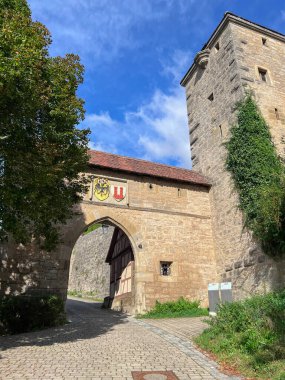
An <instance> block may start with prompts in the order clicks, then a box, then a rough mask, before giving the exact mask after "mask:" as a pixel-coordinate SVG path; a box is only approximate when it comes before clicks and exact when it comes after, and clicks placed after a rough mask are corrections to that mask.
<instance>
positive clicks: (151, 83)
mask: <svg viewBox="0 0 285 380" xmlns="http://www.w3.org/2000/svg"><path fill="white" fill-rule="evenodd" d="M28 2H29V4H30V7H31V10H32V16H33V19H34V20H37V21H41V22H42V23H44V24H45V25H46V26H47V27H48V29H49V30H50V32H51V33H52V37H53V43H52V46H51V49H50V52H51V54H52V55H64V54H66V53H76V54H79V55H80V57H81V60H82V63H83V64H84V66H85V80H84V84H83V85H82V86H81V87H80V90H79V95H80V96H81V97H82V98H83V99H84V100H85V102H86V103H85V108H86V117H85V121H84V122H83V125H84V126H88V127H89V128H90V129H91V135H90V140H91V141H90V147H92V148H94V149H98V150H103V151H106V152H111V153H117V154H122V155H127V156H132V157H138V158H144V159H148V160H151V161H156V162H161V163H166V164H170V165H176V166H182V167H188V168H189V167H191V162H190V150H189V137H188V127H187V117H186V102H185V95H184V90H183V88H181V87H180V85H179V81H180V79H181V78H182V76H183V74H185V72H186V71H187V69H188V68H189V66H190V65H191V63H192V60H193V58H194V56H195V53H196V52H198V51H199V50H200V49H201V47H202V45H203V44H204V43H205V42H206V41H207V40H208V38H209V36H210V34H211V33H212V31H213V30H214V28H215V27H216V26H217V24H218V23H219V21H220V20H221V18H222V17H223V14H224V13H225V12H226V11H231V12H233V13H236V14H238V15H240V16H242V17H245V18H248V19H250V20H252V21H254V22H257V23H259V24H262V25H265V26H268V27H270V28H272V29H276V30H278V31H280V32H281V33H284V34H285V2H284V0H271V1H269V0H247V1H245V0H64V1H63V0H28Z"/></svg>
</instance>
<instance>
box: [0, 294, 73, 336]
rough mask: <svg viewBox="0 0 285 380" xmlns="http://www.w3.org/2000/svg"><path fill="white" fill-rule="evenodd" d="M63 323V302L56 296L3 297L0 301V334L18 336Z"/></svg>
mask: <svg viewBox="0 0 285 380" xmlns="http://www.w3.org/2000/svg"><path fill="white" fill-rule="evenodd" d="M65 322H66V318H65V312H64V302H63V300H62V299H61V298H59V297H58V296H56V295H50V296H43V297H26V296H25V297H24V296H5V297H3V298H1V299H0V333H1V334H18V333H22V332H27V331H32V330H38V329H43V328H47V327H52V326H58V325H61V324H64V323H65Z"/></svg>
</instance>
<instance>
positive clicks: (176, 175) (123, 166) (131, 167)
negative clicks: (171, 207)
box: [88, 150, 210, 187]
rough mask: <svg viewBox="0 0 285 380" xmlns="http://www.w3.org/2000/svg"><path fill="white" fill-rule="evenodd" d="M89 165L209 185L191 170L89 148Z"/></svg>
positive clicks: (203, 178)
mask: <svg viewBox="0 0 285 380" xmlns="http://www.w3.org/2000/svg"><path fill="white" fill-rule="evenodd" d="M88 154H89V157H90V158H89V165H91V166H97V167H100V168H104V169H111V170H117V171H122V172H127V173H132V174H139V175H145V176H151V177H157V178H165V179H171V180H174V181H178V182H188V183H193V184H197V185H203V186H208V187H209V186H210V183H209V181H208V180H207V179H206V178H205V177H203V176H202V175H200V174H198V173H196V172H195V171H193V170H188V169H182V168H177V167H175V166H169V165H164V164H157V163H155V162H151V161H145V160H141V159H137V158H131V157H125V156H118V155H116V154H111V153H105V152H99V151H96V150H89V151H88Z"/></svg>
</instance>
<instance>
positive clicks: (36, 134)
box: [0, 0, 88, 249]
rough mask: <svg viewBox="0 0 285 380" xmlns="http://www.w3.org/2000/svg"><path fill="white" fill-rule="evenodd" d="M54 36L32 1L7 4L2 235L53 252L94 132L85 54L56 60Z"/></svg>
mask: <svg viewBox="0 0 285 380" xmlns="http://www.w3.org/2000/svg"><path fill="white" fill-rule="evenodd" d="M50 43H51V36H50V33H49V31H48V30H47V29H46V27H45V26H44V25H42V24H40V23H39V22H33V21H32V19H31V13H30V10H29V7H28V5H27V2H26V0H0V238H1V239H5V238H7V236H13V237H14V239H15V240H16V241H17V242H22V243H27V242H29V241H30V240H31V238H32V237H33V238H36V239H37V240H38V241H41V242H42V243H43V245H44V247H45V248H47V249H52V248H53V247H54V246H55V244H57V243H58V241H59V234H58V232H57V226H56V224H57V223H64V222H66V220H67V218H69V217H70V216H71V215H72V206H73V204H75V203H76V202H78V201H79V200H80V195H79V194H80V193H81V192H82V191H83V190H84V188H85V180H84V178H82V177H81V176H80V175H79V173H80V172H81V171H83V170H84V168H85V165H86V163H87V160H88V156H87V144H88V137H87V136H88V130H80V129H78V128H77V125H78V124H79V123H80V121H81V120H82V119H83V118H84V108H83V100H82V99H80V98H78V97H77V95H76V91H77V88H78V86H79V84H80V83H82V81H83V66H82V65H81V64H80V61H79V57H78V56H76V55H73V54H68V55H66V56H65V57H50V55H49V52H48V48H49V45H50Z"/></svg>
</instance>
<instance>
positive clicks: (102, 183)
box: [94, 178, 110, 201]
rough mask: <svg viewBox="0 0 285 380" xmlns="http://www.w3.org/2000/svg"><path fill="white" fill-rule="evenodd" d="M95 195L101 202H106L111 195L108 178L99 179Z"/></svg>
mask: <svg viewBox="0 0 285 380" xmlns="http://www.w3.org/2000/svg"><path fill="white" fill-rule="evenodd" d="M94 195H95V197H96V198H97V199H99V201H105V200H106V199H107V198H108V197H109V195H110V184H109V181H108V180H107V179H106V178H97V179H95V181H94Z"/></svg>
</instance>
